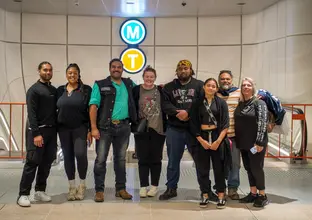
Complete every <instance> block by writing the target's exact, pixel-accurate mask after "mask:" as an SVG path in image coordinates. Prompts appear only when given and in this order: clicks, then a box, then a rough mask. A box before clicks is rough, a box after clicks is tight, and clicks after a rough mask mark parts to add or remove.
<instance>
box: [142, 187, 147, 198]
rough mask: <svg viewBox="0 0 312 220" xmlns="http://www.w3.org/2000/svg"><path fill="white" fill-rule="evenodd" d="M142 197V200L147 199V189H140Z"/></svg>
mask: <svg viewBox="0 0 312 220" xmlns="http://www.w3.org/2000/svg"><path fill="white" fill-rule="evenodd" d="M140 197H141V198H146V197H147V189H146V187H141V189H140Z"/></svg>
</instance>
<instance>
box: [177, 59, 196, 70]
mask: <svg viewBox="0 0 312 220" xmlns="http://www.w3.org/2000/svg"><path fill="white" fill-rule="evenodd" d="M181 66H187V67H189V68H190V69H192V63H191V62H190V61H189V60H180V61H179V63H178V65H177V69H176V71H178V69H179V68H180V67H181ZM192 70H193V69H192Z"/></svg>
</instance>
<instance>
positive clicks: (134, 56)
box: [120, 48, 146, 74]
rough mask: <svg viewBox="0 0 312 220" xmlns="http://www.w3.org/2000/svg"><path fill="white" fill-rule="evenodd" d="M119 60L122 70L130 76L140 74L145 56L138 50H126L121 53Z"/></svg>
mask: <svg viewBox="0 0 312 220" xmlns="http://www.w3.org/2000/svg"><path fill="white" fill-rule="evenodd" d="M120 59H121V61H122V63H123V65H124V70H125V71H126V72H128V73H132V74H134V73H138V72H140V71H141V70H142V69H143V67H144V66H145V63H146V57H145V54H144V53H143V51H142V50H140V49H139V48H127V49H126V50H124V51H123V52H122V53H121V55H120Z"/></svg>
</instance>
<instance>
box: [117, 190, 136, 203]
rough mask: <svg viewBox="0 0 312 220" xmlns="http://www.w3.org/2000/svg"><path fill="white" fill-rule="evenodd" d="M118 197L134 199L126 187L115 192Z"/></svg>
mask: <svg viewBox="0 0 312 220" xmlns="http://www.w3.org/2000/svg"><path fill="white" fill-rule="evenodd" d="M115 196H116V197H121V198H122V199H125V200H127V199H132V195H130V194H129V193H128V192H127V191H126V190H125V189H122V190H119V191H117V192H116V194H115Z"/></svg>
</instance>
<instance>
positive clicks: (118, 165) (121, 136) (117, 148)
mask: <svg viewBox="0 0 312 220" xmlns="http://www.w3.org/2000/svg"><path fill="white" fill-rule="evenodd" d="M130 132H131V131H130V125H129V124H128V123H120V124H118V125H111V126H110V128H108V129H107V130H100V139H99V140H96V142H95V148H96V155H97V156H96V159H95V163H94V182H95V191H96V192H104V182H105V175H106V160H107V156H108V153H109V148H110V145H111V144H113V154H114V170H115V176H116V178H115V187H116V190H117V191H118V190H121V189H125V188H126V153H127V152H126V151H127V149H128V145H129V136H130Z"/></svg>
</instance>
